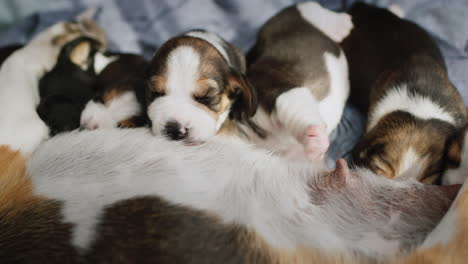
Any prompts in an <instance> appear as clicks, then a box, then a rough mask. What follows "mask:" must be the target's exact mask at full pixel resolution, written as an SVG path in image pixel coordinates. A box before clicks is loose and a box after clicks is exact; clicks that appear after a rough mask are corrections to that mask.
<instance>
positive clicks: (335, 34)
mask: <svg viewBox="0 0 468 264" xmlns="http://www.w3.org/2000/svg"><path fill="white" fill-rule="evenodd" d="M296 7H297V9H298V10H299V13H300V14H301V16H302V18H304V20H306V21H307V22H309V23H310V24H312V25H314V26H315V27H316V28H318V29H319V30H320V31H322V32H323V33H324V34H325V35H327V36H328V37H329V38H331V39H332V40H333V41H336V42H341V41H342V40H343V39H344V38H346V37H347V36H348V35H349V33H350V32H351V29H353V23H352V19H351V16H350V15H349V14H346V13H338V12H334V11H331V10H328V9H326V8H324V7H322V6H321V5H320V4H319V3H317V2H304V3H300V4H298V5H297V6H296Z"/></svg>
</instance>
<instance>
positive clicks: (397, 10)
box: [387, 4, 405, 18]
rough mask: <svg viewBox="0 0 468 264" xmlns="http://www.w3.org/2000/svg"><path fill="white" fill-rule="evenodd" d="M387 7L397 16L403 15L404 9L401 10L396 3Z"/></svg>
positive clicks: (402, 16)
mask: <svg viewBox="0 0 468 264" xmlns="http://www.w3.org/2000/svg"><path fill="white" fill-rule="evenodd" d="M387 9H388V11H390V12H392V13H393V14H394V15H396V16H397V17H399V18H404V17H405V10H403V8H402V7H401V6H399V5H397V4H391V5H389V6H388V7H387Z"/></svg>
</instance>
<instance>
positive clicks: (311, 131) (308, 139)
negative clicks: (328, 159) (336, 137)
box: [302, 124, 330, 161]
mask: <svg viewBox="0 0 468 264" xmlns="http://www.w3.org/2000/svg"><path fill="white" fill-rule="evenodd" d="M302 144H303V146H304V152H305V155H306V158H307V159H309V160H311V161H317V160H321V159H323V158H325V153H326V152H327V150H328V147H329V146H330V140H329V138H328V133H327V126H326V125H325V124H323V125H310V126H308V127H307V129H306V133H305V135H304V138H303V140H302Z"/></svg>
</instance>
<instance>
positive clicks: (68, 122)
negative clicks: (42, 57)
mask: <svg viewBox="0 0 468 264" xmlns="http://www.w3.org/2000/svg"><path fill="white" fill-rule="evenodd" d="M84 41H87V42H90V44H91V51H90V53H89V55H88V61H87V64H88V68H87V70H86V71H85V70H83V69H81V68H80V67H79V66H78V65H76V64H74V63H73V62H72V61H71V60H70V55H71V52H72V51H73V50H74V48H76V47H77V46H78V45H79V44H80V43H82V42H84ZM98 48H99V45H98V42H97V41H95V40H94V39H91V38H88V37H81V38H77V39H75V40H73V41H71V42H70V43H68V44H66V45H65V46H64V47H63V48H62V50H61V52H60V54H59V57H58V60H57V64H56V65H55V67H54V68H53V69H52V70H51V71H50V72H48V73H46V74H45V75H44V76H43V77H42V78H41V80H40V82H39V94H40V97H41V101H40V103H39V105H38V107H37V112H38V114H39V116H40V117H41V119H42V120H43V121H44V122H45V123H46V124H47V125H48V126H49V128H50V134H51V136H53V135H56V134H58V133H60V132H64V131H69V130H73V129H76V128H78V127H79V126H80V116H81V111H82V110H83V108H84V106H85V104H86V102H87V101H89V100H90V99H91V98H92V97H93V95H94V84H95V81H96V74H95V72H94V55H95V53H96V52H97V51H98Z"/></svg>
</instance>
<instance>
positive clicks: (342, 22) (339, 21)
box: [326, 13, 353, 42]
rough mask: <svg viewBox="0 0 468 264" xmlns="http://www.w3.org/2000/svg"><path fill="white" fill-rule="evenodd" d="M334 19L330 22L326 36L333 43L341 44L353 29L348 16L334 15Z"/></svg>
mask: <svg viewBox="0 0 468 264" xmlns="http://www.w3.org/2000/svg"><path fill="white" fill-rule="evenodd" d="M334 15H335V18H334V19H331V20H330V28H329V32H326V33H327V35H328V36H329V37H330V38H331V39H332V40H333V41H335V42H341V41H342V40H343V39H345V38H346V37H347V36H348V35H349V33H350V32H351V30H352V29H353V21H352V18H351V16H350V15H349V14H346V13H335V14H334Z"/></svg>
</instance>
